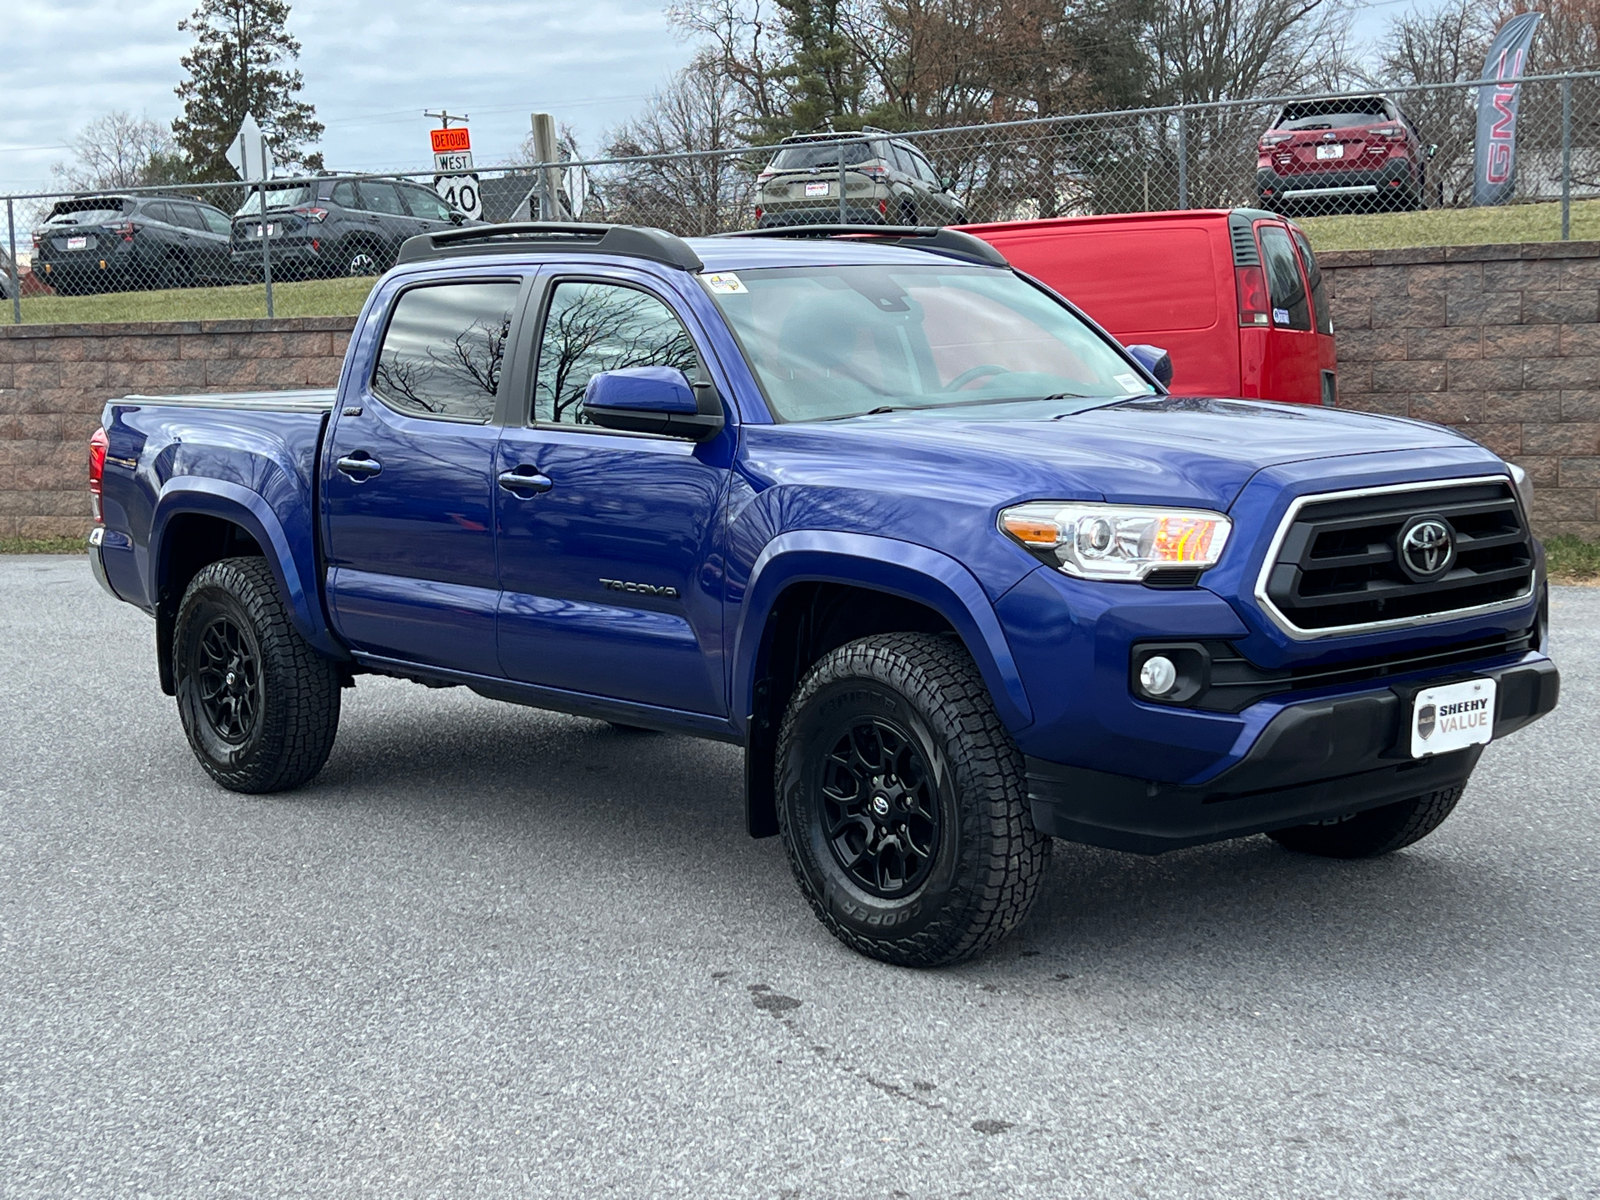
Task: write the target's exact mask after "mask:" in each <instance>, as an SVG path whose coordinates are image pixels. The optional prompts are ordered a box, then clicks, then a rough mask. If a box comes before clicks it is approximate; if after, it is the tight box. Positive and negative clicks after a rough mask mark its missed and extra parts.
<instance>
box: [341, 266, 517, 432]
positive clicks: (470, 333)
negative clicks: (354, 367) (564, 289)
mask: <svg viewBox="0 0 1600 1200" xmlns="http://www.w3.org/2000/svg"><path fill="white" fill-rule="evenodd" d="M521 286H522V285H521V284H518V283H511V282H491V283H445V284H436V285H433V286H430V287H419V288H412V289H411V290H410V291H408V292H404V293H402V294H401V296H400V299H399V300H398V301H396V303H395V306H394V316H393V317H391V318H390V320H389V328H388V329H387V330H386V331H385V332H384V335H383V346H382V348H381V349H380V350H379V352H378V366H377V369H376V370H375V371H374V372H373V376H372V390H373V392H374V394H376V395H377V397H378V398H379V399H380V400H382V401H383V402H384V403H385V404H387V405H388V406H389V407H390V408H392V409H394V410H395V411H396V412H400V413H404V414H406V415H407V416H413V417H432V418H435V419H438V420H446V421H472V422H475V423H477V424H480V425H481V424H485V423H487V422H488V421H489V420H490V418H492V417H493V416H494V402H495V396H496V395H497V394H498V393H499V391H500V379H501V368H502V366H503V365H504V362H505V350H506V339H507V337H508V336H510V333H511V315H512V313H513V312H514V311H515V309H516V304H517V294H518V292H519V291H520V290H521Z"/></svg>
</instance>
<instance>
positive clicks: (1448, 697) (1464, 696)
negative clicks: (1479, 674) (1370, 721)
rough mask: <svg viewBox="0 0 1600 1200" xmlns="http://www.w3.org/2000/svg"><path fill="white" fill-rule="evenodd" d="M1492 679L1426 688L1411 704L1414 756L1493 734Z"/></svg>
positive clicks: (1474, 742)
mask: <svg viewBox="0 0 1600 1200" xmlns="http://www.w3.org/2000/svg"><path fill="white" fill-rule="evenodd" d="M1495 688H1496V684H1495V681H1494V680H1492V679H1469V680H1467V681H1466V682H1465V683H1448V684H1445V686H1444V687H1434V688H1423V689H1422V690H1421V691H1420V692H1418V693H1417V698H1416V700H1415V702H1414V703H1413V704H1412V707H1411V757H1412V758H1427V757H1428V756H1429V755H1433V754H1448V753H1450V751H1452V750H1463V749H1465V748H1466V747H1468V746H1478V745H1482V744H1484V743H1486V742H1487V741H1488V740H1489V739H1490V737H1492V736H1493V734H1494V695H1495Z"/></svg>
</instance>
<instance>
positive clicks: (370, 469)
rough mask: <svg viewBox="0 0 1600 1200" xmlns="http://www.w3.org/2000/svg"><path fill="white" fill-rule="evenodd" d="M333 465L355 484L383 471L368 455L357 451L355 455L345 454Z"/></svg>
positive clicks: (380, 465)
mask: <svg viewBox="0 0 1600 1200" xmlns="http://www.w3.org/2000/svg"><path fill="white" fill-rule="evenodd" d="M333 465H334V466H336V467H338V468H339V470H340V471H342V472H344V474H346V475H348V476H349V477H350V478H351V479H353V480H355V481H356V482H357V483H360V482H361V481H362V480H364V479H370V478H372V476H374V475H376V474H377V473H378V472H379V471H381V470H383V464H382V463H381V462H379V461H378V460H377V459H375V458H373V457H371V456H370V455H368V454H367V452H366V451H365V450H357V451H356V452H355V454H347V455H345V457H343V458H341V459H339V460H338V461H337V462H335V463H334V464H333Z"/></svg>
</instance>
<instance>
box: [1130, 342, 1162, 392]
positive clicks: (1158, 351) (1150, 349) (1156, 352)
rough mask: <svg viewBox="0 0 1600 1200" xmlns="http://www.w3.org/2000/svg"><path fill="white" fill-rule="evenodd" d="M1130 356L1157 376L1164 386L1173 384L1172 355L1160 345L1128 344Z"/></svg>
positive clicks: (1157, 380) (1157, 379) (1158, 381)
mask: <svg viewBox="0 0 1600 1200" xmlns="http://www.w3.org/2000/svg"><path fill="white" fill-rule="evenodd" d="M1124 349H1126V350H1127V352H1128V356H1129V357H1130V358H1132V359H1133V361H1134V362H1136V363H1138V364H1139V365H1140V366H1141V367H1143V368H1144V369H1145V370H1146V371H1149V372H1150V374H1152V375H1154V376H1155V377H1156V382H1157V383H1159V384H1160V385H1161V386H1162V387H1171V386H1172V355H1170V354H1168V353H1167V352H1166V351H1165V350H1163V349H1162V348H1161V347H1160V346H1127V347H1124Z"/></svg>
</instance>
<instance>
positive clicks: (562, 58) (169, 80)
mask: <svg viewBox="0 0 1600 1200" xmlns="http://www.w3.org/2000/svg"><path fill="white" fill-rule="evenodd" d="M193 6H194V0H5V2H4V3H0V10H3V11H0V193H3V192H18V191H24V190H29V191H31V190H35V189H38V188H42V187H46V186H48V182H49V180H50V164H51V163H54V162H59V161H61V160H62V159H64V158H67V157H68V156H69V154H70V151H69V149H68V148H67V147H68V144H69V143H70V142H71V140H72V137H73V135H74V133H75V132H76V131H77V130H78V129H80V128H82V126H83V125H84V124H85V123H87V122H88V121H91V120H93V119H94V118H95V117H97V116H99V115H101V114H102V113H105V112H108V111H110V110H112V109H118V108H124V109H128V110H130V111H131V112H133V113H135V114H138V113H147V114H148V115H150V116H151V117H153V118H155V119H157V120H160V121H163V122H167V121H170V120H171V119H172V118H173V117H175V116H176V115H177V114H178V99H177V97H176V96H175V95H173V90H172V89H173V88H174V87H176V86H177V84H178V82H179V80H180V79H181V78H182V75H183V71H182V68H181V67H180V66H179V65H178V59H179V58H180V57H181V56H182V55H183V54H184V52H185V51H186V50H187V49H188V47H189V45H190V44H191V42H192V38H191V37H190V35H188V34H183V33H179V32H178V22H179V21H180V20H182V19H183V18H184V17H185V16H187V15H188V14H189V12H190V11H191V10H192V8H193ZM663 6H664V4H663V0H537V2H530V0H497V2H495V3H478V2H475V0H466V2H461V0H455V2H451V3H437V2H436V3H424V2H421V0H385V3H383V4H382V5H379V4H373V3H366V4H357V3H353V2H352V0H294V2H293V4H292V8H291V11H290V16H289V28H290V32H292V33H293V34H294V36H295V37H297V38H298V39H299V40H300V42H301V44H302V46H303V49H302V51H301V55H300V63H299V66H300V70H301V71H302V72H303V73H304V75H305V89H304V91H303V92H302V93H301V96H302V98H303V99H305V100H307V101H309V102H310V103H312V104H313V105H315V106H316V109H317V116H318V118H319V119H320V120H321V121H322V122H323V123H324V124H325V125H326V126H327V132H326V133H324V134H323V138H322V150H323V154H324V156H325V157H326V159H327V164H328V166H329V167H330V168H334V169H338V170H347V171H350V170H368V169H380V168H396V169H410V170H425V169H427V168H429V167H431V165H432V160H431V157H430V153H429V147H428V129H429V128H430V127H431V126H432V124H433V122H431V121H429V120H427V119H426V118H424V117H423V116H422V110H423V109H424V108H428V109H434V110H437V109H438V108H439V107H440V106H441V105H442V106H444V107H446V108H448V109H449V110H450V111H451V112H464V113H468V114H470V115H471V117H472V120H471V122H470V128H471V130H472V146H473V151H474V153H475V155H476V157H477V160H478V162H479V163H480V164H483V165H488V164H492V163H494V162H498V161H502V160H504V159H505V158H506V157H508V156H509V155H511V154H512V153H514V152H515V151H516V149H517V148H518V147H519V146H520V145H521V144H522V140H523V138H524V137H526V136H527V132H528V114H529V113H530V112H533V111H536V110H539V111H547V112H552V113H555V114H556V116H557V119H558V120H561V121H565V122H567V123H569V124H572V125H573V126H575V127H576V128H577V129H578V131H579V136H580V138H581V139H582V140H583V142H584V144H585V148H586V149H589V148H592V146H593V143H594V142H595V141H596V140H597V139H598V136H599V135H600V133H602V132H603V131H604V130H605V129H606V128H608V127H610V126H612V125H614V124H616V123H617V122H619V121H621V120H623V119H625V118H626V117H628V116H629V115H630V114H631V113H633V112H634V110H636V109H637V108H638V107H639V105H640V103H641V102H642V101H643V100H644V99H645V98H646V97H647V96H648V95H649V94H650V93H651V92H652V91H653V90H655V89H656V88H658V87H660V86H661V85H662V84H663V83H665V82H666V80H667V79H668V77H669V76H670V75H671V73H672V72H673V71H674V70H675V69H677V68H678V67H680V66H681V65H683V63H684V62H685V61H686V60H687V59H688V57H689V53H690V50H689V48H688V47H687V46H686V45H685V44H684V43H682V42H680V41H678V40H677V39H676V38H675V37H674V36H673V31H672V29H671V27H670V26H669V25H668V24H667V21H666V18H665V16H663V14H662V9H663ZM0 222H3V214H0Z"/></svg>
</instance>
